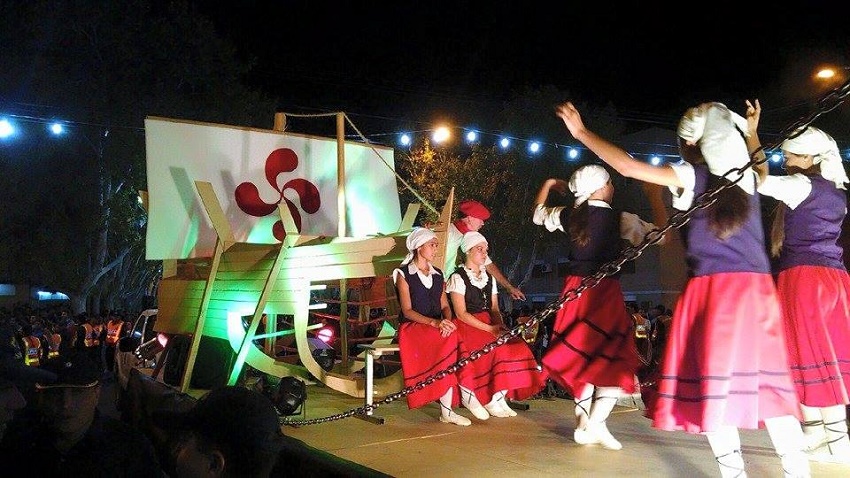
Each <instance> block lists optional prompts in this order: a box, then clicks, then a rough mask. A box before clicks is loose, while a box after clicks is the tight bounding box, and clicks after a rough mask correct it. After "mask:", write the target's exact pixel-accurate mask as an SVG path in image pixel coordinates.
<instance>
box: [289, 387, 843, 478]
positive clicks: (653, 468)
mask: <svg viewBox="0 0 850 478" xmlns="http://www.w3.org/2000/svg"><path fill="white" fill-rule="evenodd" d="M525 403H526V404H528V406H529V409H528V410H527V411H519V416H517V417H514V418H502V419H499V418H490V419H489V420H487V421H484V422H481V421H477V420H475V419H474V418H473V425H472V426H469V427H459V426H456V425H450V424H443V423H440V422H439V421H438V420H437V417H438V414H439V411H438V409H437V407H436V406H427V407H424V408H422V409H418V410H409V409H408V408H407V404H406V402H405V401H404V400H402V401H396V402H392V403H389V404H384V405H381V406H380V407H379V408H378V409H377V410H376V411H375V415H377V416H382V417H384V418H385V420H386V421H385V423H384V424H382V425H379V424H374V423H371V422H368V421H366V420H362V419H360V418H357V417H349V418H343V419H339V420H330V421H327V422H326V423H320V424H315V425H304V426H300V427H293V426H285V427H284V433H286V434H287V435H290V436H293V437H296V438H298V439H300V440H303V441H304V442H306V443H307V444H309V445H311V446H313V447H316V448H318V449H321V450H324V451H327V452H329V453H332V454H334V455H336V456H339V457H342V458H345V459H348V460H351V461H354V462H356V463H360V464H362V465H365V466H367V467H370V468H372V469H375V470H378V471H380V472H383V473H386V474H389V475H392V476H398V477H423V478H424V477H429V478H433V477H449V476H451V477H457V476H462V477H476V478H477V477H491V476H492V477H497V476H523V477H555V476H557V477H563V476H576V477H622V476H629V475H631V476H635V477H715V476H719V471H718V468H717V465H716V464H715V462H714V458H713V456H712V454H711V451H710V449H709V447H708V443H707V441H706V440H705V438H704V437H702V436H698V435H689V434H686V433H677V432H663V431H658V430H655V429H653V428H651V427H650V423H649V420H648V419H646V418H645V417H643V415H642V412H641V410H639V408H637V406H639V404H638V403H635V402H630V401H629V400H625V401H622V402H621V403H622V404H623V405H624V406H617V407H616V408H615V410H614V412H613V414H612V416H611V418H610V420H609V428H610V430H611V431H612V433H613V434H614V435H615V436H616V437H617V438H618V439H619V440H620V441H621V442H622V443H623V447H624V448H623V449H622V450H620V451H610V450H605V449H603V448H601V447H597V446H580V445H577V444H575V443H574V442H573V441H572V432H573V429H572V425H573V423H572V418H571V417H572V416H573V405H572V401H570V400H566V399H562V398H554V399H537V400H530V401H528V402H525ZM362 405H363V403H362V401H361V400H359V399H356V398H352V397H349V396H347V395H344V394H341V393H339V392H336V391H334V390H332V389H329V388H328V387H325V386H323V385H311V386H308V389H307V400H306V404H305V407H304V412H305V414H304V415H303V416H294V417H291V418H293V419H298V420H303V419H306V420H311V419H317V418H332V417H334V416H338V415H340V414H344V413H345V412H347V411H349V410H353V409H356V408H358V407H361V406H362ZM460 413H461V414H463V415H465V416H467V417H470V418H471V417H472V415H471V414H470V413H469V412H468V411H467V410H463V409H462V410H461V411H460ZM741 437H742V443H743V451H744V457H745V460H746V464H747V471H748V473H749V476H750V477H751V478H761V477H777V478H779V477H782V470H781V467H780V465H779V458H777V457H776V456H775V454H774V452H773V447H772V446H771V443H770V439H769V437H768V434H767V432H766V431H764V430H756V431H743V432H742V434H741ZM812 476H814V477H823V478H838V477H848V476H850V466H845V465H836V464H824V463H813V464H812Z"/></svg>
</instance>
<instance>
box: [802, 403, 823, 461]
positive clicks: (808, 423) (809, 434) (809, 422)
mask: <svg viewBox="0 0 850 478" xmlns="http://www.w3.org/2000/svg"><path fill="white" fill-rule="evenodd" d="M800 409H801V411H802V412H803V423H802V424H801V425H802V427H803V435H805V440H806V441H805V444H804V448H805V449H806V450H809V451H812V450H815V449H817V448H818V447H820V445H822V444H823V443H824V442H825V441H826V429H825V428H824V425H823V415H822V414H821V409H820V408H817V407H809V406H806V405H802V404H801V405H800Z"/></svg>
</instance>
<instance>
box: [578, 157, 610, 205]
mask: <svg viewBox="0 0 850 478" xmlns="http://www.w3.org/2000/svg"><path fill="white" fill-rule="evenodd" d="M610 179H611V176H610V175H609V174H608V171H607V170H606V169H605V168H603V167H602V166H599V165H597V164H588V165H587V166H582V167H580V168H578V169H576V171H575V172H574V173H573V175H572V176H571V177H570V182H569V187H570V191H572V193H573V194H575V196H576V202H575V204H573V207H578V206H579V205H580V204H581V203H583V202H585V201H587V198H589V197H590V195H591V194H593V193H595V192H596V191H598V190H599V188H601V187H603V186H605V184H607V183H608V180H610Z"/></svg>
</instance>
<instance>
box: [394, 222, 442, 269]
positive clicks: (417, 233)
mask: <svg viewBox="0 0 850 478" xmlns="http://www.w3.org/2000/svg"><path fill="white" fill-rule="evenodd" d="M436 237H437V235H436V234H434V231H432V230H430V229H428V228H427V227H417V228H414V229H413V231H412V232H411V233H410V234H408V235H407V240H406V241H405V245H406V246H407V250H408V251H409V252H408V253H407V255H406V256H404V260H402V261H401V263H402V264H406V263H408V262H410V261H411V260H412V259H413V253H414V252H415V251H416V249H419V248H420V247H422V246H424V245H425V244H427V243H428V241H430V240H431V239H436Z"/></svg>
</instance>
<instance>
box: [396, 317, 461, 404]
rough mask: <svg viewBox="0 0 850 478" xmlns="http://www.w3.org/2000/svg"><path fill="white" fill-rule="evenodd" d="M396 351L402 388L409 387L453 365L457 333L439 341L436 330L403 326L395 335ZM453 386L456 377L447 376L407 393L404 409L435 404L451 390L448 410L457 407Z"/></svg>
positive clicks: (420, 325)
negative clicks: (450, 402) (450, 404)
mask: <svg viewBox="0 0 850 478" xmlns="http://www.w3.org/2000/svg"><path fill="white" fill-rule="evenodd" d="M398 347H399V355H400V356H401V372H402V374H403V375H404V386H405V388H407V387H412V386H414V385H416V384H417V383H419V382H421V381H422V380H425V379H427V378H428V377H430V376H431V375H434V374H435V373H437V372H440V371H442V370H445V369H447V368H449V367H450V366H451V365H453V364H454V363H455V362H457V359H458V333H457V331H455V332H454V333H453V334H451V335H449V336H448V337H443V336H441V335H440V329H438V328H436V327H431V326H430V325H425V324H420V323H418V322H404V323H402V324H401V327H400V328H399V331H398ZM457 383H458V382H457V374H454V373H453V374H447V375H446V376H445V377H443V378H441V379H439V380H436V381H435V382H434V383H432V384H430V385H428V386H427V387H423V388H422V389H420V390H414V391H413V392H411V393H410V394H409V395H408V396H407V406H408V407H409V408H410V409H414V408H419V407H421V406H423V405H427V404H428V403H431V402H433V401H435V400H439V399H440V397H442V396H443V395H445V393H446V391H448V390H449V389H453V390H454V393H452V407H456V406H457V405H458V403H460V390H458V388H457Z"/></svg>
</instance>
